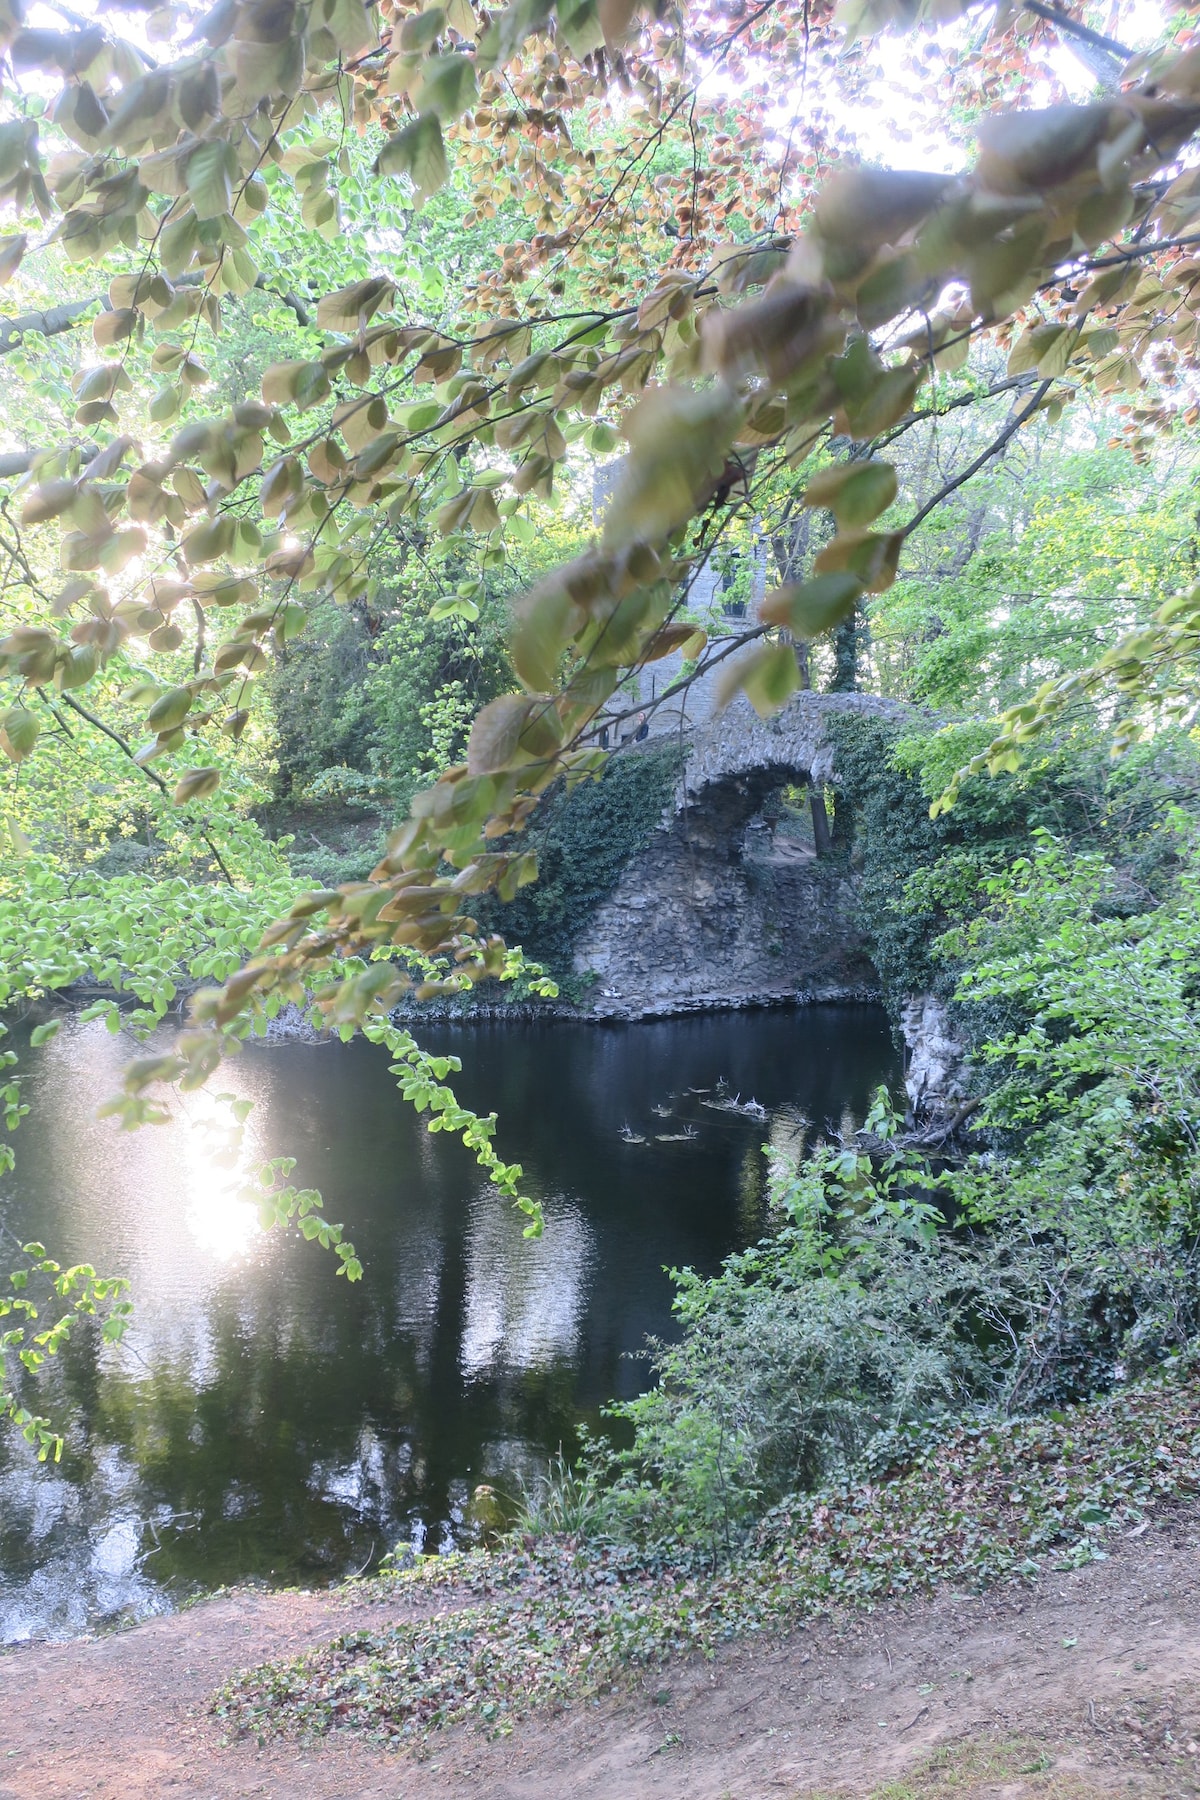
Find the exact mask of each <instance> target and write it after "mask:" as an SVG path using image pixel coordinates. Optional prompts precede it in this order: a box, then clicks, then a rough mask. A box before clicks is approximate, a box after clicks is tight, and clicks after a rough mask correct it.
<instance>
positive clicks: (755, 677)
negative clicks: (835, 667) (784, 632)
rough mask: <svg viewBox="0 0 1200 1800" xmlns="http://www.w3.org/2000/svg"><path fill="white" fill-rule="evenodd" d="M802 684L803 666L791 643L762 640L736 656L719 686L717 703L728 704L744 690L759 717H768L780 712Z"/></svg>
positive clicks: (720, 706) (724, 705)
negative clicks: (745, 653)
mask: <svg viewBox="0 0 1200 1800" xmlns="http://www.w3.org/2000/svg"><path fill="white" fill-rule="evenodd" d="M799 686H800V670H799V668H798V667H797V664H796V652H795V651H794V650H793V649H792V647H791V645H790V644H759V645H758V646H757V647H756V648H755V649H753V650H751V651H749V652H748V654H747V655H745V656H740V657H737V658H736V659H735V660H734V663H733V666H732V668H731V669H730V670H729V673H728V674H727V675H726V676H725V678H724V680H723V681H722V682H721V684H720V686H719V688H718V690H717V706H718V708H723V707H726V706H728V705H729V702H730V701H731V700H732V699H733V697H734V695H735V694H737V693H738V692H741V693H744V694H745V696H746V698H747V700H749V702H750V704H751V706H752V707H753V708H754V710H755V712H756V713H757V714H758V716H759V718H760V719H766V718H769V717H770V715H771V714H772V713H775V712H778V711H779V708H780V707H781V706H782V705H783V704H784V702H785V701H786V700H787V699H788V698H789V697H790V696H791V695H792V694H794V693H795V691H796V689H797V688H798V687H799Z"/></svg>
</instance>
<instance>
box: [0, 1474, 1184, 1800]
mask: <svg viewBox="0 0 1200 1800" xmlns="http://www.w3.org/2000/svg"><path fill="white" fill-rule="evenodd" d="M389 1610H392V1608H391V1603H381V1604H376V1605H374V1606H366V1605H364V1604H363V1603H362V1602H361V1601H356V1600H354V1599H352V1598H350V1597H348V1596H344V1595H330V1594H318V1595H311V1596H303V1595H264V1594H242V1595H235V1596H231V1597H225V1598H221V1599H217V1600H213V1601H210V1602H208V1603H207V1604H205V1605H203V1606H199V1607H196V1608H194V1609H193V1610H191V1611H189V1612H186V1613H181V1614H178V1615H176V1616H174V1617H172V1618H166V1619H156V1620H153V1621H151V1622H149V1623H148V1624H145V1625H142V1626H139V1627H137V1628H136V1629H135V1630H132V1631H129V1632H125V1633H122V1634H120V1635H117V1636H113V1637H108V1638H103V1639H98V1640H93V1641H89V1642H83V1643H76V1644H62V1645H42V1646H36V1647H32V1648H28V1649H24V1648H22V1649H18V1650H14V1651H10V1652H9V1653H7V1654H6V1655H4V1656H0V1800H50V1797H51V1796H53V1800H75V1797H76V1796H80V1797H81V1796H85V1795H86V1796H88V1797H89V1800H90V1797H93V1796H94V1797H96V1800H149V1797H150V1796H154V1797H155V1800H157V1797H159V1796H163V1795H166V1796H175V1795H180V1796H195V1800H228V1797H232V1796H238V1797H239V1800H241V1797H243V1796H245V1797H250V1796H266V1797H269V1800H284V1797H285V1796H286V1797H287V1800H292V1797H293V1796H303V1797H305V1800H310V1797H311V1800H450V1797H454V1800H466V1797H467V1796H470V1797H471V1800H675V1797H676V1796H678V1797H679V1800H801V1797H804V1796H810V1795H816V1794H829V1793H838V1794H853V1795H869V1794H875V1793H877V1791H879V1790H883V1792H880V1793H879V1800H938V1797H940V1796H942V1795H946V1796H950V1795H953V1796H955V1797H956V1800H964V1797H971V1796H985V1795H986V1796H989V1797H994V1800H1024V1797H1025V1796H1030V1797H1032V1796H1035V1795H1050V1796H1053V1797H1055V1800H1092V1797H1093V1796H1101V1795H1109V1794H1117V1793H1122V1794H1125V1795H1130V1794H1131V1793H1137V1794H1140V1795H1148V1796H1162V1797H1163V1800H1166V1797H1168V1796H1170V1797H1174V1796H1184V1795H1200V1508H1193V1509H1191V1510H1189V1511H1186V1512H1180V1513H1176V1514H1175V1515H1174V1516H1173V1517H1172V1518H1169V1519H1164V1520H1163V1521H1162V1522H1161V1523H1160V1524H1159V1525H1157V1526H1151V1527H1149V1528H1148V1529H1146V1530H1144V1531H1143V1534H1142V1535H1141V1536H1139V1537H1137V1538H1135V1539H1133V1540H1126V1541H1125V1542H1123V1543H1121V1544H1119V1545H1114V1546H1113V1554H1112V1556H1111V1557H1110V1559H1109V1560H1108V1561H1106V1562H1102V1563H1093V1564H1091V1565H1089V1566H1088V1567H1087V1568H1085V1569H1082V1570H1079V1571H1074V1572H1069V1573H1059V1574H1048V1575H1046V1576H1045V1577H1043V1578H1042V1579H1041V1580H1040V1581H1039V1582H1038V1584H1037V1585H1036V1586H1034V1587H1031V1588H1030V1587H1026V1588H1018V1587H1010V1588H1007V1589H1004V1590H998V1591H995V1592H993V1593H991V1594H989V1595H985V1596H983V1597H982V1598H969V1597H956V1596H950V1595H947V1596H943V1597H941V1598H939V1599H936V1600H933V1601H920V1602H909V1603H904V1604H894V1605H890V1606H886V1607H882V1608H880V1609H879V1610H878V1611H877V1612H875V1613H874V1614H845V1615H841V1616H839V1617H837V1618H832V1619H829V1620H826V1621H823V1622H822V1623H820V1624H819V1625H815V1626H813V1627H810V1628H809V1629H807V1630H802V1631H798V1632H797V1633H795V1634H794V1636H792V1637H791V1638H789V1639H788V1640H787V1641H786V1642H783V1643H780V1642H778V1641H774V1642H771V1643H765V1642H764V1643H761V1644H750V1645H743V1646H741V1647H731V1648H730V1649H729V1650H728V1651H726V1652H725V1653H723V1654H722V1655H721V1656H719V1657H718V1658H717V1660H716V1662H715V1663H713V1664H711V1665H710V1664H704V1663H691V1664H687V1665H680V1666H679V1667H676V1668H671V1669H668V1670H666V1671H665V1672H657V1673H655V1674H653V1675H651V1676H649V1677H648V1678H647V1680H646V1681H645V1682H644V1683H643V1684H642V1685H641V1687H639V1688H638V1689H636V1690H634V1691H633V1692H631V1693H629V1694H628V1695H626V1696H625V1697H623V1698H622V1699H621V1700H619V1701H611V1700H609V1701H604V1702H601V1703H595V1704H591V1705H581V1706H579V1707H576V1708H573V1709H570V1710H568V1711H567V1712H565V1713H562V1714H560V1715H558V1716H557V1717H551V1716H549V1715H547V1714H545V1713H542V1714H538V1715H535V1716H533V1717H531V1718H530V1719H528V1720H527V1721H525V1722H524V1723H523V1724H519V1725H518V1726H517V1727H516V1729H515V1730H514V1732H513V1734H512V1736H511V1737H509V1738H507V1739H504V1740H501V1741H499V1742H492V1741H489V1740H488V1739H486V1738H485V1737H484V1736H483V1735H482V1734H480V1733H477V1732H472V1731H458V1732H453V1733H447V1734H446V1736H445V1737H444V1738H441V1739H438V1738H434V1739H433V1740H432V1748H431V1751H430V1753H429V1754H428V1756H427V1757H426V1758H425V1759H424V1760H423V1761H419V1760H417V1759H416V1758H415V1757H414V1756H413V1755H412V1754H411V1753H406V1752H391V1751H384V1750H377V1749H373V1748H371V1747H369V1746H367V1745H364V1744H362V1743H359V1742H356V1741H353V1740H347V1741H344V1742H343V1741H337V1740H327V1741H323V1742H321V1743H319V1744H317V1745H309V1746H297V1745H294V1744H284V1745H272V1746H270V1747H268V1748H267V1749H265V1750H259V1749H258V1748H257V1747H256V1746H255V1745H254V1744H252V1743H239V1744H234V1745H229V1746H224V1745H222V1744H221V1742H220V1736H219V1732H218V1730H217V1728H216V1727H215V1726H214V1724H213V1723H212V1722H211V1721H210V1720H209V1719H208V1717H207V1716H206V1712H205V1701H206V1699H207V1696H208V1695H209V1694H210V1693H211V1691H212V1690H213V1689H214V1688H215V1687H216V1686H217V1685H218V1684H219V1682H220V1681H221V1680H223V1679H224V1677H225V1676H227V1675H228V1674H229V1673H230V1672H232V1671H233V1670H235V1669H237V1668H241V1667H247V1666H250V1665H252V1664H254V1663H257V1662H259V1661H261V1660H263V1659H264V1658H265V1657H268V1656H283V1655H287V1654H290V1653H292V1652H295V1651H298V1650H300V1649H303V1648H305V1647H307V1646H309V1645H312V1644H315V1643H318V1642H320V1641H321V1640H322V1639H323V1638H325V1637H327V1636H330V1635H333V1634H334V1633H336V1632H338V1631H343V1630H346V1629H348V1628H350V1627H352V1626H355V1625H358V1624H362V1623H369V1624H370V1625H372V1626H375V1627H378V1625H379V1624H380V1622H381V1619H382V1618H383V1617H386V1616H387V1615H388V1613H389Z"/></svg>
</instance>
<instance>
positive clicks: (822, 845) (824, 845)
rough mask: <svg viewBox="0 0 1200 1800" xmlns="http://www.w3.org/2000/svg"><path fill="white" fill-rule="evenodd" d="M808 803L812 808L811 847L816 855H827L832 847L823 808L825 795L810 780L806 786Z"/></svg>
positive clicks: (827, 818)
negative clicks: (807, 786)
mask: <svg viewBox="0 0 1200 1800" xmlns="http://www.w3.org/2000/svg"><path fill="white" fill-rule="evenodd" d="M808 804H809V806H810V807H811V808H812V822H813V848H814V850H815V851H816V853H817V855H818V856H828V855H829V853H830V851H831V850H832V849H833V838H832V836H831V835H830V831H829V814H828V812H827V811H826V810H825V796H824V794H823V793H822V792H821V790H820V788H818V787H815V786H814V785H813V784H812V783H811V782H810V783H809V788H808Z"/></svg>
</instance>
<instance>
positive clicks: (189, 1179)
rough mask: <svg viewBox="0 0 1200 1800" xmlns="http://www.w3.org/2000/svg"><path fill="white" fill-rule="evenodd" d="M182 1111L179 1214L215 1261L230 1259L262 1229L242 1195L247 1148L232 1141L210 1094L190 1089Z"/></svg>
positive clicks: (242, 1252)
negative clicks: (182, 1200)
mask: <svg viewBox="0 0 1200 1800" xmlns="http://www.w3.org/2000/svg"><path fill="white" fill-rule="evenodd" d="M188 1111H189V1113H190V1115H191V1116H190V1119H189V1122H188V1124H187V1125H186V1126H185V1127H184V1128H183V1130H182V1131H181V1132H180V1133H179V1136H180V1140H181V1142H180V1148H181V1150H182V1153H183V1177H184V1183H185V1188H186V1209H185V1213H184V1217H185V1219H186V1221H187V1227H188V1230H189V1231H190V1233H191V1235H192V1237H193V1239H194V1240H195V1242H196V1243H197V1245H198V1246H199V1247H200V1249H201V1250H204V1251H206V1252H207V1253H208V1255H210V1256H213V1257H216V1259H217V1260H218V1261H219V1262H232V1261H233V1260H234V1258H235V1257H238V1256H244V1255H245V1253H246V1252H247V1251H248V1250H249V1249H250V1247H251V1245H252V1244H253V1242H254V1240H255V1239H256V1238H260V1237H262V1235H263V1230H262V1227H261V1225H260V1224H259V1222H258V1213H257V1210H256V1208H255V1206H254V1203H253V1202H252V1201H250V1200H247V1199H246V1198H245V1197H244V1190H245V1187H246V1183H247V1180H248V1178H249V1174H250V1168H249V1164H250V1151H249V1148H248V1146H247V1145H245V1144H240V1145H238V1144H236V1140H235V1139H234V1137H233V1134H232V1132H231V1129H230V1121H229V1116H228V1114H227V1113H226V1112H225V1110H224V1109H223V1108H222V1107H221V1106H219V1105H218V1104H217V1102H216V1100H214V1099H213V1097H212V1095H210V1094H196V1095H193V1096H192V1104H191V1106H189V1108H188Z"/></svg>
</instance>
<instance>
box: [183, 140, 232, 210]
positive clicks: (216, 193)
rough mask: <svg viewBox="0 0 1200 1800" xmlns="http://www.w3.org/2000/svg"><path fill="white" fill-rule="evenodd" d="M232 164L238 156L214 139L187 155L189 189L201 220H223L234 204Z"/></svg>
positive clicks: (224, 144)
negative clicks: (231, 179) (235, 156)
mask: <svg viewBox="0 0 1200 1800" xmlns="http://www.w3.org/2000/svg"><path fill="white" fill-rule="evenodd" d="M231 165H232V166H233V167H234V168H236V159H235V158H234V156H233V153H232V151H231V149H230V147H229V145H228V144H226V143H224V142H222V141H220V140H219V139H214V140H212V141H210V142H209V143H206V144H201V145H200V147H199V149H198V150H194V151H193V152H192V154H191V156H190V157H189V158H188V166H187V189H188V194H189V196H190V198H191V202H192V206H193V207H194V208H195V212H196V217H197V218H198V219H220V218H222V217H224V215H225V214H226V213H227V212H229V210H230V208H231V207H232V205H233V189H232V187H231V185H230V168H231Z"/></svg>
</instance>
